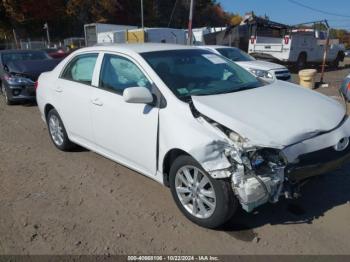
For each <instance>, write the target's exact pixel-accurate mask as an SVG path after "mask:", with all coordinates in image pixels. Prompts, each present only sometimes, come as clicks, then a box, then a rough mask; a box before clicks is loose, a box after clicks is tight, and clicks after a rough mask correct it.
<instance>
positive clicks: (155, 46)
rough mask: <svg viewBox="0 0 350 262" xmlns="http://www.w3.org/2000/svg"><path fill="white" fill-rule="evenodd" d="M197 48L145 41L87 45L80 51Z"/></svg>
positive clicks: (144, 51) (154, 50)
mask: <svg viewBox="0 0 350 262" xmlns="http://www.w3.org/2000/svg"><path fill="white" fill-rule="evenodd" d="M190 49H196V47H194V46H186V45H176V44H155V43H143V44H108V45H95V46H92V47H85V48H82V49H79V50H80V51H82V52H83V51H124V52H134V53H139V54H141V53H148V52H157V51H169V50H190Z"/></svg>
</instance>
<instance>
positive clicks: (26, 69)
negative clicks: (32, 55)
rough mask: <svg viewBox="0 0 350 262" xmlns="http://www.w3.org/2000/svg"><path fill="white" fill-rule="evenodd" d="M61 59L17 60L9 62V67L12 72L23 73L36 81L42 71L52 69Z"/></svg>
mask: <svg viewBox="0 0 350 262" xmlns="http://www.w3.org/2000/svg"><path fill="white" fill-rule="evenodd" d="M61 60H62V59H45V60H26V61H15V62H10V63H8V64H7V67H8V69H9V71H10V72H11V73H15V74H23V75H25V76H27V77H29V78H30V79H32V80H33V81H36V80H37V79H38V78H39V75H40V74H41V73H43V72H48V71H51V70H52V69H54V68H55V67H56V65H58V64H59V62H61Z"/></svg>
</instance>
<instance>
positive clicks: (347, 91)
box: [340, 74, 350, 102]
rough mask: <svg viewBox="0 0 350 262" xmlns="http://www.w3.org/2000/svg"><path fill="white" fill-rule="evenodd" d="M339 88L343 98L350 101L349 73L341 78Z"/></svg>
mask: <svg viewBox="0 0 350 262" xmlns="http://www.w3.org/2000/svg"><path fill="white" fill-rule="evenodd" d="M340 90H341V92H342V93H343V95H344V97H345V99H346V100H347V101H348V102H349V101H350V74H349V75H347V76H346V77H345V79H344V80H343V83H342V85H341V87H340Z"/></svg>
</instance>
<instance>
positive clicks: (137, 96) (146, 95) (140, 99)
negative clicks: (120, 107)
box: [123, 86, 153, 104]
mask: <svg viewBox="0 0 350 262" xmlns="http://www.w3.org/2000/svg"><path fill="white" fill-rule="evenodd" d="M123 97H124V101H125V102H126V103H132V104H151V103H152V102H153V95H152V93H151V91H149V90H148V89H147V88H146V87H140V86H138V87H129V88H126V89H125V90H124V92H123Z"/></svg>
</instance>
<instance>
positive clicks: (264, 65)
mask: <svg viewBox="0 0 350 262" xmlns="http://www.w3.org/2000/svg"><path fill="white" fill-rule="evenodd" d="M236 63H237V64H238V65H240V66H242V67H244V68H253V69H260V70H266V71H269V70H276V69H284V70H287V68H286V67H285V66H283V65H279V64H275V63H271V62H266V61H259V60H254V61H241V62H236Z"/></svg>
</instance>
